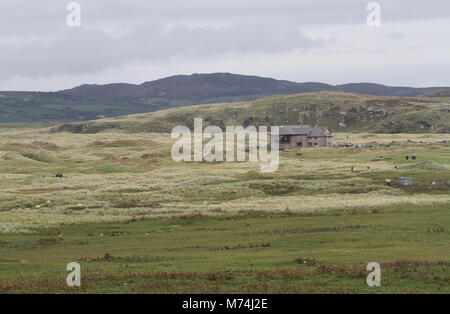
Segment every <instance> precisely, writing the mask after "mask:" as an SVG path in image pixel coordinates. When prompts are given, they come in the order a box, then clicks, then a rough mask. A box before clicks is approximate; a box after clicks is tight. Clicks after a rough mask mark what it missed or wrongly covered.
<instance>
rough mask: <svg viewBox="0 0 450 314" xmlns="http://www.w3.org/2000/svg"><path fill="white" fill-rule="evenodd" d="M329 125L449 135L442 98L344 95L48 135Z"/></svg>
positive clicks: (105, 123) (125, 120)
mask: <svg viewBox="0 0 450 314" xmlns="http://www.w3.org/2000/svg"><path fill="white" fill-rule="evenodd" d="M194 118H203V120H204V126H207V125H217V126H220V127H221V128H222V129H225V127H226V126H227V125H243V126H248V125H254V126H261V125H267V126H270V125H286V124H309V125H313V126H314V125H319V126H327V127H329V128H330V129H331V130H333V131H335V132H336V131H341V132H378V133H450V105H449V103H448V102H446V101H445V100H442V101H438V99H436V100H433V99H429V98H414V97H380V96H368V95H357V94H350V93H344V92H314V93H303V94H295V95H284V96H280V95H278V96H269V97H265V98H262V99H258V100H254V101H244V102H235V103H222V104H208V105H201V106H190V107H180V108H173V109H167V110H161V111H157V112H153V113H145V114H138V115H130V116H124V117H116V118H110V119H102V120H96V121H89V122H80V123H67V124H62V125H59V126H57V127H54V128H52V129H51V132H71V133H98V132H110V131H113V132H127V133H138V132H171V130H172V128H173V127H175V126H177V125H185V126H188V127H190V128H191V129H192V127H193V121H194Z"/></svg>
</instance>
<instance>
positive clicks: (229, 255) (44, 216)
mask: <svg viewBox="0 0 450 314" xmlns="http://www.w3.org/2000/svg"><path fill="white" fill-rule="evenodd" d="M352 136H353V135H352ZM353 137H357V138H356V140H357V141H358V142H359V143H364V142H369V141H373V140H376V141H378V142H379V143H382V144H383V145H382V146H380V147H376V148H323V149H322V148H321V149H305V150H302V151H301V153H302V155H299V154H297V153H298V152H300V151H293V152H284V153H282V154H281V164H280V169H279V171H277V172H275V173H272V174H261V173H260V172H259V171H258V170H259V165H258V164H255V163H249V162H243V163H206V162H205V163H180V164H177V163H174V162H173V161H172V160H171V158H170V148H171V140H170V136H169V135H168V134H133V135H127V134H120V133H99V134H90V135H74V134H64V133H61V134H48V133H47V132H44V130H40V129H36V130H25V129H14V130H11V129H0V292H4V293H14V292H34V293H42V292H50V293H58V292H61V293H62V292H148V293H166V292H175V293H178V292H187V293H214V292H218V293H220V292H248V293H252V292H255V293H260V292H263V293H264V292H269V293H270V292H273V293H289V292H292V293H295V292H311V293H314V292H326V293H327V292H328V293H332V292H344V293H358V292H373V293H380V292H381V293H382V292H395V293H407V292H437V293H441V292H445V293H448V292H450V290H449V275H450V267H449V264H448V263H449V260H450V253H449V252H450V250H449V246H448V243H449V225H450V216H449V209H450V205H449V204H450V193H449V186H448V185H447V184H445V182H446V181H447V180H448V179H450V175H449V174H450V171H449V166H450V158H449V157H450V147H449V146H448V142H447V143H444V144H436V143H437V141H441V140H447V141H448V140H449V136H448V135H439V134H430V135H408V134H397V135H389V136H388V135H374V134H361V135H358V136H353ZM346 138H347V134H338V135H337V139H338V140H342V141H345V139H346ZM408 140H409V141H408ZM411 141H413V142H411ZM420 142H422V143H420ZM427 142H430V144H428V143H427ZM412 153H415V154H416V156H417V157H418V159H417V160H415V161H411V160H409V161H406V160H405V158H404V156H405V155H406V154H409V155H410V154H412ZM380 154H381V155H383V158H380V156H379V155H380ZM367 165H370V166H371V169H370V170H367V168H366V166H367ZM394 165H397V167H398V170H395V169H394ZM351 166H354V170H355V171H354V172H353V173H352V172H351V171H350V167H351ZM57 172H63V173H64V178H61V179H60V178H55V177H54V174H55V173H57ZM400 176H405V177H411V178H413V179H414V182H415V184H414V185H413V186H411V187H404V186H398V185H395V184H394V185H392V186H387V185H386V181H385V180H386V179H394V178H395V177H400ZM433 182H434V183H433ZM433 209H434V210H433ZM74 261H77V262H79V263H80V264H81V267H82V287H80V288H76V289H73V288H70V289H69V288H68V287H66V285H65V278H66V276H67V274H68V272H67V271H66V270H65V268H66V265H67V264H68V263H69V262H74ZM369 262H378V263H380V264H381V267H382V286H381V287H377V288H369V287H367V285H366V283H365V280H366V276H367V274H368V271H367V270H366V269H365V266H366V265H367V263H369Z"/></svg>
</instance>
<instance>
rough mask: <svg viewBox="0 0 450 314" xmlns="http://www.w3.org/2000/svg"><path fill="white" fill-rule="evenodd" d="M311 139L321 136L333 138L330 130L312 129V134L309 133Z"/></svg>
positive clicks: (322, 128)
mask: <svg viewBox="0 0 450 314" xmlns="http://www.w3.org/2000/svg"><path fill="white" fill-rule="evenodd" d="M309 136H310V137H320V136H333V135H331V133H330V131H329V130H328V128H325V127H314V128H311V132H309Z"/></svg>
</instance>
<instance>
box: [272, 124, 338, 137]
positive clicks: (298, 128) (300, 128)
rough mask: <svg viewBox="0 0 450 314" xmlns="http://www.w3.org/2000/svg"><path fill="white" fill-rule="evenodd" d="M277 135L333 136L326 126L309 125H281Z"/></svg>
mask: <svg viewBox="0 0 450 314" xmlns="http://www.w3.org/2000/svg"><path fill="white" fill-rule="evenodd" d="M279 135H308V136H309V137H320V136H327V137H329V136H333V135H332V134H331V132H330V131H329V130H328V128H326V127H311V126H309V125H281V126H280V133H279Z"/></svg>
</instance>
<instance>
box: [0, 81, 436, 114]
mask: <svg viewBox="0 0 450 314" xmlns="http://www.w3.org/2000/svg"><path fill="white" fill-rule="evenodd" d="M439 89H442V88H434V87H431V88H412V87H390V86H384V85H379V84H372V83H354V84H344V85H337V86H334V85H329V84H324V83H315V82H306V83H295V82H290V81H283V80H275V79H272V78H264V77H258V76H247V75H237V74H230V73H213V74H192V75H177V76H171V77H167V78H163V79H160V80H156V81H151V82H145V83H143V84H140V85H134V84H126V83H115V84H106V85H81V86H78V87H75V88H72V89H68V90H62V91H59V92H0V122H28V121H33V122H43V121H83V120H93V119H99V118H103V117H114V116H120V115H128V114H134V113H143V112H153V111H157V110H160V109H166V108H172V107H178V106H189V105H195V104H206V103H220V102H234V101H246V100H255V99H258V98H261V97H265V96H270V95H289V94H297V93H306V92H316V91H344V92H350V93H358V94H366V95H376V96H411V97H414V96H418V95H421V94H425V93H430V92H434V91H437V90H439Z"/></svg>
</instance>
